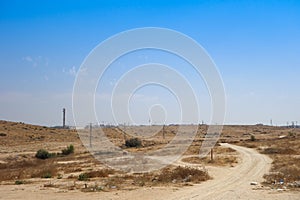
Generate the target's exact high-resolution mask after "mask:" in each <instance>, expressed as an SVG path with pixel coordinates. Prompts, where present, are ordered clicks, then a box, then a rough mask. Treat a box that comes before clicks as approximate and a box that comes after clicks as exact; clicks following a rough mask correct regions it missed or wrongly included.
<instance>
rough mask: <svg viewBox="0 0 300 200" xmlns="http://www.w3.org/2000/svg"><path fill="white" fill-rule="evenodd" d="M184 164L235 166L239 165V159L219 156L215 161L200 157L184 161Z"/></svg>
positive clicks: (231, 156)
mask: <svg viewBox="0 0 300 200" xmlns="http://www.w3.org/2000/svg"><path fill="white" fill-rule="evenodd" d="M182 161H183V162H187V163H192V164H203V165H205V164H211V165H217V166H227V165H228V166H234V165H235V164H237V163H238V158H237V157H236V156H233V155H226V156H218V157H215V158H214V160H211V159H210V158H209V157H205V158H199V157H196V156H195V157H187V158H183V159H182Z"/></svg>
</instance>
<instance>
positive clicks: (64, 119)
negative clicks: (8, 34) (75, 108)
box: [63, 108, 66, 128]
mask: <svg viewBox="0 0 300 200" xmlns="http://www.w3.org/2000/svg"><path fill="white" fill-rule="evenodd" d="M63 128H66V109H65V108H63Z"/></svg>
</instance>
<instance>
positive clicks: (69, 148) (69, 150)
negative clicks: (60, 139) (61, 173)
mask: <svg viewBox="0 0 300 200" xmlns="http://www.w3.org/2000/svg"><path fill="white" fill-rule="evenodd" d="M61 153H62V155H69V154H72V153H74V146H73V145H72V144H71V145H70V146H67V148H66V149H63V150H62V151H61Z"/></svg>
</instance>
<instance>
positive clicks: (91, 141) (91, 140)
mask: <svg viewBox="0 0 300 200" xmlns="http://www.w3.org/2000/svg"><path fill="white" fill-rule="evenodd" d="M90 147H91V148H92V123H90Z"/></svg>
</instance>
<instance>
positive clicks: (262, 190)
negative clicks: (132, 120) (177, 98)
mask: <svg viewBox="0 0 300 200" xmlns="http://www.w3.org/2000/svg"><path fill="white" fill-rule="evenodd" d="M185 126H189V127H191V128H193V129H196V130H197V134H196V136H195V138H193V141H192V144H191V145H190V146H189V148H188V149H187V150H186V151H185V152H184V153H183V155H182V156H181V157H180V158H179V159H177V160H176V162H174V163H172V164H170V165H168V166H166V167H164V168H162V169H158V170H155V171H151V172H147V173H128V172H124V171H121V170H116V169H112V168H110V167H109V166H107V165H106V164H105V163H103V162H101V160H97V159H95V157H94V156H93V155H91V153H90V152H89V151H88V150H87V149H86V148H85V146H84V145H83V143H82V140H80V137H79V135H78V132H77V131H76V130H73V129H60V128H49V127H43V126H36V125H30V124H24V123H21V122H8V121H0V192H1V195H0V199H60V198H63V199H74V198H76V199H176V200H178V199H299V198H300V128H295V127H275V126H264V125H247V126H246V125H244V126H242V125H226V126H224V127H223V131H222V134H221V136H220V138H219V139H218V142H217V144H216V146H215V147H214V148H213V160H212V159H211V156H210V155H209V154H208V155H207V156H206V157H204V158H199V156H198V154H199V149H200V146H201V144H202V142H203V140H204V138H205V134H206V131H207V128H208V126H207V125H185ZM93 130H94V131H95V132H97V131H100V130H101V131H102V132H103V133H104V134H105V135H106V136H107V138H109V140H110V141H111V142H112V143H113V144H114V145H115V146H118V147H119V148H120V149H122V150H123V151H124V152H135V153H144V152H152V151H156V150H159V149H162V148H164V147H165V146H166V145H167V144H169V143H170V142H171V141H172V140H173V139H174V137H175V135H176V132H177V130H178V125H169V126H165V127H164V129H163V130H162V129H161V128H160V127H156V126H137V127H133V126H132V127H126V128H124V129H121V128H120V127H114V126H112V127H102V128H99V127H98V128H94V129H93ZM153 130H158V131H157V133H156V134H154V135H150V134H148V133H150V132H152V131H153ZM83 132H86V134H88V133H89V129H85V130H83ZM141 135H144V136H147V137H139V136H141ZM135 137H139V138H141V140H140V142H141V144H140V145H138V146H136V147H135V146H133V147H129V146H126V145H125V143H126V140H130V139H133V138H135ZM71 145H72V146H74V152H73V151H72V152H70V153H64V152H66V150H67V149H68V148H69V147H70V146H71ZM41 149H44V150H45V151H46V152H47V153H48V154H47V156H49V158H48V157H47V158H45V159H40V158H37V157H36V155H37V152H38V150H41Z"/></svg>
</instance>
